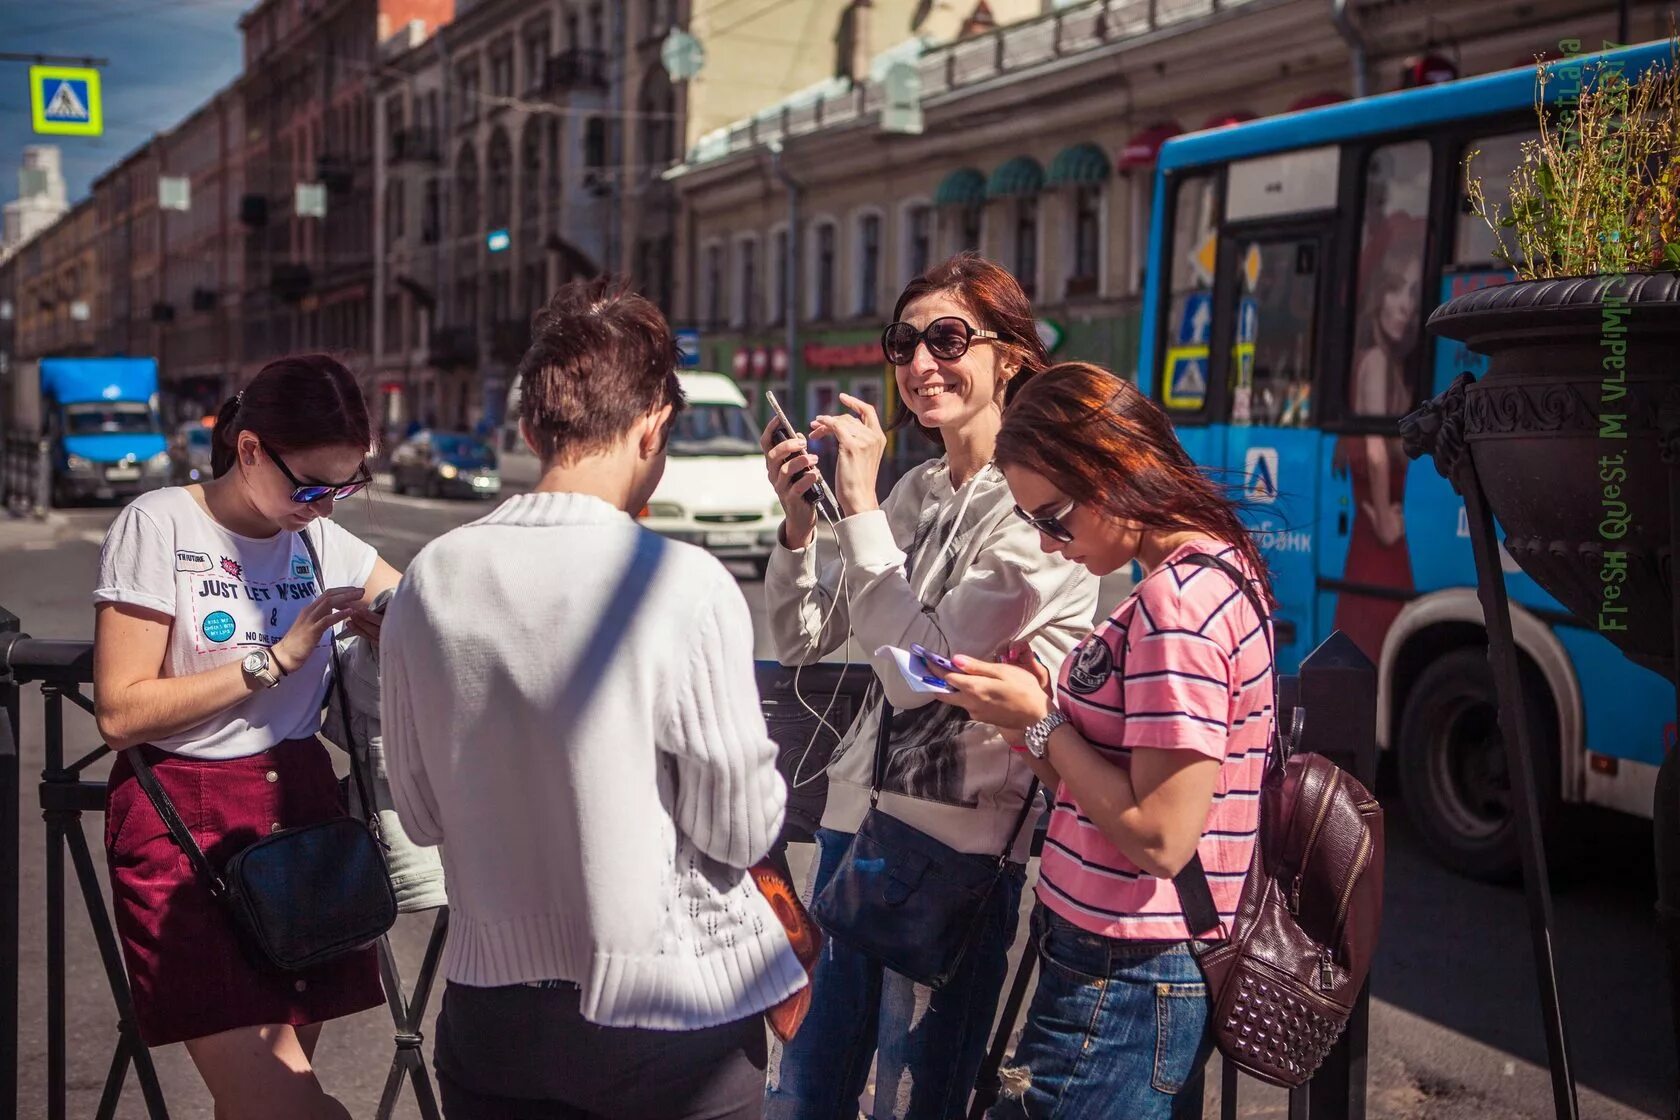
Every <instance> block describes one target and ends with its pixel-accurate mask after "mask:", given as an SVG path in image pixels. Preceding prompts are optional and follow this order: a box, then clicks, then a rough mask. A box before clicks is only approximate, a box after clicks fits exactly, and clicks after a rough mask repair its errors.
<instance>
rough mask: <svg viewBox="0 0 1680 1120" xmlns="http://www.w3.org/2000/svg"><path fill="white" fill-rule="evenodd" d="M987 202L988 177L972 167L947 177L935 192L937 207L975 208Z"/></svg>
mask: <svg viewBox="0 0 1680 1120" xmlns="http://www.w3.org/2000/svg"><path fill="white" fill-rule="evenodd" d="M984 201H986V177H985V176H984V175H982V174H980V172H978V171H976V170H975V169H974V168H972V167H961V168H958V169H957V170H955V171H953V172H951V173H950V174H949V175H947V176H945V179H944V181H943V182H941V183H940V184H939V188H938V189H937V190H935V191H934V192H933V204H934V205H935V206H973V205H974V204H975V203H978V202H984Z"/></svg>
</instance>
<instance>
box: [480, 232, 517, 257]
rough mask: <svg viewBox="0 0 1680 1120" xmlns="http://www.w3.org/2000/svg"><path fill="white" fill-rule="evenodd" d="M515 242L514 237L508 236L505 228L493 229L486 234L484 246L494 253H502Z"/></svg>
mask: <svg viewBox="0 0 1680 1120" xmlns="http://www.w3.org/2000/svg"><path fill="white" fill-rule="evenodd" d="M512 244H513V238H511V237H509V236H508V231H507V230H505V229H493V230H491V231H490V232H489V233H487V234H485V236H484V246H485V248H487V249H489V250H490V251H491V252H492V253H500V252H503V251H505V250H506V249H507V247H508V246H509V245H512Z"/></svg>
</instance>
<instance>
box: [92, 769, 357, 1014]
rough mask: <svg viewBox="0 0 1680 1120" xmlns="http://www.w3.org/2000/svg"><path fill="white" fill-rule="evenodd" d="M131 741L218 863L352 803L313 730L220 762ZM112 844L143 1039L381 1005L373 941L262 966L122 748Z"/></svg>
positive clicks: (109, 815)
mask: <svg viewBox="0 0 1680 1120" xmlns="http://www.w3.org/2000/svg"><path fill="white" fill-rule="evenodd" d="M131 749H132V750H138V751H145V752H146V761H148V762H150V763H151V764H152V770H153V771H154V772H155V773H156V774H157V778H158V782H159V784H161V785H162V786H163V789H164V792H165V793H167V794H168V795H169V799H170V800H171V801H173V802H174V803H175V809H176V812H178V813H179V814H180V815H181V820H182V821H184V822H185V823H186V826H187V828H188V829H190V830H191V832H192V834H193V836H194V838H195V839H197V840H198V844H199V847H201V848H203V849H204V854H205V855H206V856H207V857H208V858H209V860H210V864H211V866H213V867H222V866H224V865H225V864H226V863H227V861H228V860H229V859H230V858H231V857H232V856H233V855H234V853H236V852H238V851H239V850H240V849H242V848H244V847H245V846H246V845H248V844H250V843H251V842H252V841H254V840H256V839H257V838H258V837H260V836H264V835H267V834H268V833H269V832H277V831H279V830H280V829H282V828H292V827H294V826H296V825H304V824H313V823H314V822H316V821H321V820H328V819H330V818H332V817H338V816H343V815H344V812H345V809H344V802H343V799H342V798H341V796H340V794H339V785H338V780H337V778H335V777H334V775H333V768H332V761H331V759H330V758H329V757H328V755H327V750H326V748H325V747H324V746H322V745H321V743H320V742H319V741H318V740H316V739H292V740H288V741H287V742H284V743H281V744H280V745H279V746H276V747H274V748H272V749H270V750H267V751H264V752H263V753H262V754H258V755H252V756H250V757H248V758H236V759H229V760H226V761H221V762H215V761H208V760H203V759H192V758H183V757H181V756H179V755H173V754H170V753H168V752H167V751H162V750H159V749H158V748H156V747H151V746H140V747H133V748H131ZM105 853H106V857H107V859H108V860H109V862H110V868H111V896H112V904H113V907H114V909H115V911H116V924H117V937H118V939H119V940H120V941H121V942H122V950H123V959H124V961H125V962H126V963H127V965H128V982H129V986H130V988H131V989H132V990H133V992H134V1014H135V1019H136V1020H137V1023H138V1027H139V1031H140V1037H141V1038H142V1039H143V1040H144V1041H145V1043H146V1044H147V1045H148V1046H162V1045H165V1044H166V1043H171V1042H184V1041H186V1040H188V1039H193V1038H203V1037H205V1036H207V1035H212V1034H219V1033H220V1032H222V1031H226V1030H232V1029H234V1028H235V1027H252V1026H264V1025H269V1024H285V1025H290V1026H302V1025H304V1024H307V1023H321V1022H325V1021H326V1020H328V1019H337V1018H339V1017H340V1016H344V1015H351V1014H354V1013H355V1012H358V1011H365V1010H367V1009H368V1008H370V1007H376V1006H378V1005H379V1004H381V1003H383V1002H384V1000H385V995H384V989H383V988H382V987H381V985H380V982H379V958H378V956H377V951H376V950H375V949H373V948H368V949H363V950H360V951H358V952H355V953H351V954H349V955H348V956H344V957H340V958H338V959H337V960H334V961H329V962H327V963H326V964H324V965H320V966H319V967H316V968H312V969H308V970H306V971H300V972H287V971H284V970H281V969H277V968H274V967H273V966H269V965H258V964H255V963H253V961H252V958H251V956H250V954H249V953H248V952H247V951H246V950H245V948H244V947H243V946H242V945H241V944H240V941H239V935H238V933H237V932H236V930H235V929H234V926H233V919H232V917H231V916H230V915H229V914H228V912H227V911H226V909H225V908H224V907H223V905H222V903H221V902H219V901H217V899H216V898H215V896H214V895H212V894H211V893H210V889H209V887H208V886H206V885H205V883H204V881H203V880H202V879H201V878H199V876H198V875H197V874H196V873H195V872H194V871H193V867H192V864H191V863H190V862H189V861H188V859H187V857H186V855H185V854H184V853H183V852H182V851H181V849H180V847H179V846H178V845H177V844H176V843H175V840H174V838H173V837H171V836H170V835H169V829H168V827H167V826H166V825H165V824H164V823H163V819H162V818H161V817H159V816H158V813H157V810H156V809H155V808H154V807H153V806H152V803H151V800H150V799H149V798H147V796H146V791H145V790H143V789H141V788H140V783H139V782H138V781H136V780H135V777H134V768H133V766H132V765H130V763H129V760H128V752H127V751H119V752H118V754H117V762H116V765H115V766H113V767H112V768H111V777H110V779H109V782H108V784H107V789H106V806H105Z"/></svg>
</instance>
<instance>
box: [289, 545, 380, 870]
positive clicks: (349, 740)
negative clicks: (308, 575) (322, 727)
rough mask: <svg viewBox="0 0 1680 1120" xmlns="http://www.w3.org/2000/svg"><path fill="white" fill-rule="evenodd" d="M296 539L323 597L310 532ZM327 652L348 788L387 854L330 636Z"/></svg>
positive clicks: (324, 581) (323, 585)
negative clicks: (346, 759) (345, 756)
mask: <svg viewBox="0 0 1680 1120" xmlns="http://www.w3.org/2000/svg"><path fill="white" fill-rule="evenodd" d="M298 536H300V537H302V538H303V547H304V548H305V549H307V550H308V552H309V562H310V564H312V565H314V567H315V587H316V594H317V595H324V594H326V591H327V577H326V574H325V572H324V571H323V570H322V568H321V557H320V554H319V553H317V552H316V551H315V542H314V541H312V540H310V539H309V530H308V529H307V528H305V529H304V530H303V531H302V532H300V533H298ZM327 648H328V649H329V650H331V651H332V679H333V688H334V691H335V692H336V693H337V695H338V710H339V715H340V716H342V717H343V718H342V719H341V720H340V721H339V722H341V723H342V724H343V725H344V738H345V743H344V748H345V750H346V751H347V752H348V753H349V755H350V771H351V774H350V784H351V785H352V786H354V787H355V788H356V793H357V795H358V798H359V800H360V801H361V803H362V819H363V820H364V821H366V822H367V826H368V828H370V829H371V830H372V831H373V838H374V839H375V840H377V841H379V846H380V847H381V848H384V849H385V850H386V851H389V850H390V845H388V844H386V843H385V837H384V835H382V834H381V832H380V831H379V814H378V813H377V812H375V811H374V808H373V799H372V794H371V793H370V791H369V783H368V780H367V778H366V776H364V774H363V773H362V763H363V762H364V761H366V755H367V752H366V751H364V750H363V749H362V748H361V746H360V745H359V744H358V743H357V742H356V733H355V731H353V730H352V729H351V726H350V695H349V693H348V692H347V691H346V689H345V687H344V665H343V663H342V662H341V661H340V659H339V656H338V643H337V642H336V641H334V640H333V636H332V633H331V632H330V631H329V632H328V633H327Z"/></svg>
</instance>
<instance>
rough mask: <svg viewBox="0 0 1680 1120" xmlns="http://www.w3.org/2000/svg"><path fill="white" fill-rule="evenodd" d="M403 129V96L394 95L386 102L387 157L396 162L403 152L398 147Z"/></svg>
mask: <svg viewBox="0 0 1680 1120" xmlns="http://www.w3.org/2000/svg"><path fill="white" fill-rule="evenodd" d="M402 129H403V103H402V98H400V97H393V98H391V100H389V101H387V102H385V152H386V158H387V159H388V160H390V161H392V162H395V161H396V160H397V159H398V158H400V157H401V156H402V155H403V153H402V151H401V150H399V148H398V139H397V137H398V135H399V134H400V133H401V132H402Z"/></svg>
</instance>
